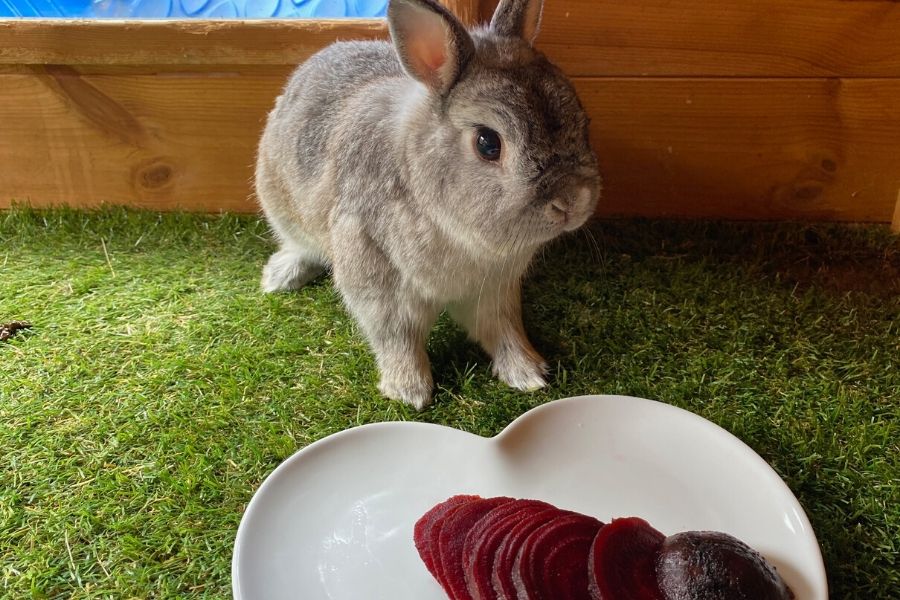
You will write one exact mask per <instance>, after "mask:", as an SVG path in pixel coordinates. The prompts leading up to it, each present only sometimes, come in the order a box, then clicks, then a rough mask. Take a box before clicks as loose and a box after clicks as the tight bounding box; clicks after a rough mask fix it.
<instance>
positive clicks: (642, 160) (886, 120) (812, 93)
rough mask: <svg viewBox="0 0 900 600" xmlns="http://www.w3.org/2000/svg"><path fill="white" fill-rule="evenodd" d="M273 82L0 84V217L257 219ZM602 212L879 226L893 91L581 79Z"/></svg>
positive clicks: (893, 136)
mask: <svg viewBox="0 0 900 600" xmlns="http://www.w3.org/2000/svg"><path fill="white" fill-rule="evenodd" d="M287 72H288V69H287V68H285V70H284V72H283V73H281V74H273V73H272V72H271V70H268V71H267V72H266V73H264V74H259V75H252V74H247V73H244V74H228V73H214V72H213V73H183V74H171V73H161V74H133V75H123V74H117V75H114V76H109V75H98V74H91V75H82V74H80V73H78V72H77V71H75V70H74V69H72V68H68V67H50V68H48V69H47V70H45V71H43V72H41V73H38V74H35V73H32V74H24V73H20V74H6V75H0V122H2V123H3V124H4V133H3V135H2V136H0V164H2V165H3V168H2V169H0V206H6V205H8V203H9V202H10V201H11V200H22V201H30V202H31V203H33V204H35V205H38V206H45V205H50V204H60V203H64V204H71V205H76V206H96V205H99V204H101V203H104V202H106V203H121V204H130V205H135V206H141V207H146V208H153V209H159V210H167V209H174V208H183V209H188V210H201V211H219V210H229V211H253V210H255V206H254V204H253V202H252V201H250V200H249V199H248V196H249V194H250V192H251V187H250V179H251V176H252V165H253V161H254V153H255V146H256V142H257V139H258V135H259V132H260V130H261V128H262V124H263V119H264V118H265V115H266V113H267V111H268V110H269V108H270V107H271V105H272V102H273V99H274V97H275V95H276V94H277V93H278V92H279V90H280V89H281V86H282V85H283V82H284V78H285V76H286V75H287ZM576 85H577V87H578V89H579V91H580V93H581V95H582V98H583V101H584V104H585V106H586V107H587V109H588V111H589V112H590V114H591V116H592V119H593V125H592V132H591V133H592V139H593V141H594V143H595V145H596V147H597V150H598V154H599V156H600V159H601V165H602V168H603V172H604V175H605V180H606V191H605V196H604V200H603V202H602V204H601V207H600V212H601V214H604V215H643V216H654V217H655V216H682V217H721V218H738V219H786V218H787V219H824V220H842V221H877V222H890V221H891V219H892V216H893V212H894V205H895V201H896V199H897V191H898V190H900V103H898V102H897V98H898V97H900V80H897V79H851V80H833V79H738V80H730V79H702V80H695V79H672V78H662V79H579V80H577V81H576Z"/></svg>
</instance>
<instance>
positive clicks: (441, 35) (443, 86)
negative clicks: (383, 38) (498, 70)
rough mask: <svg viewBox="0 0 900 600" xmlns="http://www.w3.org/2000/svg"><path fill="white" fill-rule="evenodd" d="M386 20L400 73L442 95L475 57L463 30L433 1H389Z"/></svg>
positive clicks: (467, 35)
mask: <svg viewBox="0 0 900 600" xmlns="http://www.w3.org/2000/svg"><path fill="white" fill-rule="evenodd" d="M387 18H388V26H389V27H390V30H391V38H393V40H394V47H395V48H396V49H397V56H399V57H400V63H401V64H402V65H403V69H404V70H405V71H406V72H407V73H409V75H410V76H411V77H413V78H414V79H417V80H419V81H421V82H422V83H424V84H425V85H426V86H427V87H428V88H429V89H431V90H432V91H434V92H436V93H437V94H439V95H441V96H443V95H446V94H447V92H449V91H450V90H451V89H452V88H453V86H454V85H455V84H456V81H457V80H458V79H459V76H460V74H461V73H462V71H463V69H465V67H466V65H467V64H468V63H469V61H470V60H471V59H472V56H474V54H475V45H474V44H473V43H472V38H471V37H470V36H469V33H468V32H467V31H466V28H465V27H463V26H462V23H460V22H459V21H458V20H457V19H456V17H454V16H453V15H452V14H450V12H449V11H448V10H447V9H446V8H444V7H443V6H441V5H440V4H438V3H437V2H435V1H434V0H390V4H389V5H388V10H387Z"/></svg>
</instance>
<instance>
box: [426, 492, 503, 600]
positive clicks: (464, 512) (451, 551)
mask: <svg viewBox="0 0 900 600" xmlns="http://www.w3.org/2000/svg"><path fill="white" fill-rule="evenodd" d="M512 501H513V499H512V498H505V497H500V498H485V499H481V500H474V501H471V502H466V503H463V504H460V505H459V506H456V507H454V508H451V509H450V510H449V511H447V513H446V515H445V516H444V518H443V520H442V523H441V524H440V525H439V526H438V527H436V528H435V533H436V534H437V550H438V553H439V556H440V557H439V558H437V559H436V560H435V563H436V565H435V567H436V570H437V572H438V574H439V576H438V582H439V583H440V584H441V585H442V586H443V588H444V591H446V592H447V595H448V596H450V598H451V599H452V600H470V599H471V596H470V595H469V588H468V586H467V585H466V574H465V570H464V568H463V548H464V546H465V543H466V535H468V533H469V531H470V530H471V529H472V528H473V527H474V526H475V525H476V524H477V523H478V521H480V520H481V518H482V517H484V516H485V515H486V514H488V513H489V512H490V511H491V510H493V509H494V508H497V507H498V506H501V505H503V504H507V503H509V502H512ZM432 543H433V542H432Z"/></svg>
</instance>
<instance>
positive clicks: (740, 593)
mask: <svg viewBox="0 0 900 600" xmlns="http://www.w3.org/2000/svg"><path fill="white" fill-rule="evenodd" d="M656 576H657V578H658V579H659V587H660V589H661V590H662V592H663V597H664V598H665V600H790V598H793V597H794V594H793V593H792V592H791V590H790V588H788V586H787V585H786V584H785V583H784V580H783V579H782V578H781V576H780V575H779V574H778V572H777V571H776V570H775V568H774V567H773V566H772V565H770V564H769V563H768V562H766V559H764V558H763V557H762V556H761V555H760V554H759V552H757V551H756V550H754V549H753V548H751V547H750V546H748V545H747V544H745V543H744V542H742V541H740V540H739V539H737V538H734V537H732V536H730V535H728V534H727V533H719V532H716V531H686V532H684V533H678V534H675V535H672V536H669V537H668V538H666V540H665V542H664V543H663V544H662V548H661V551H660V553H659V557H658V558H657V561H656Z"/></svg>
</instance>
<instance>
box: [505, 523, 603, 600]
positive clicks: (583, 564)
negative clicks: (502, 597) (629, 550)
mask: <svg viewBox="0 0 900 600" xmlns="http://www.w3.org/2000/svg"><path fill="white" fill-rule="evenodd" d="M601 527H603V523H601V522H600V521H598V520H597V519H595V518H593V517H589V516H587V515H580V514H568V515H563V516H561V517H558V518H556V519H553V520H552V521H550V522H548V523H546V524H544V525H542V526H541V527H539V528H538V529H535V530H534V531H532V532H531V534H530V535H529V536H528V537H527V538H526V539H525V541H524V542H523V543H522V547H521V548H519V553H518V555H517V556H516V561H515V563H514V565H513V581H514V583H515V586H516V592H517V594H518V598H519V599H520V600H591V596H590V592H588V566H587V565H588V555H589V554H590V553H591V546H592V545H593V543H594V538H595V537H597V532H598V531H600V528H601Z"/></svg>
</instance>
